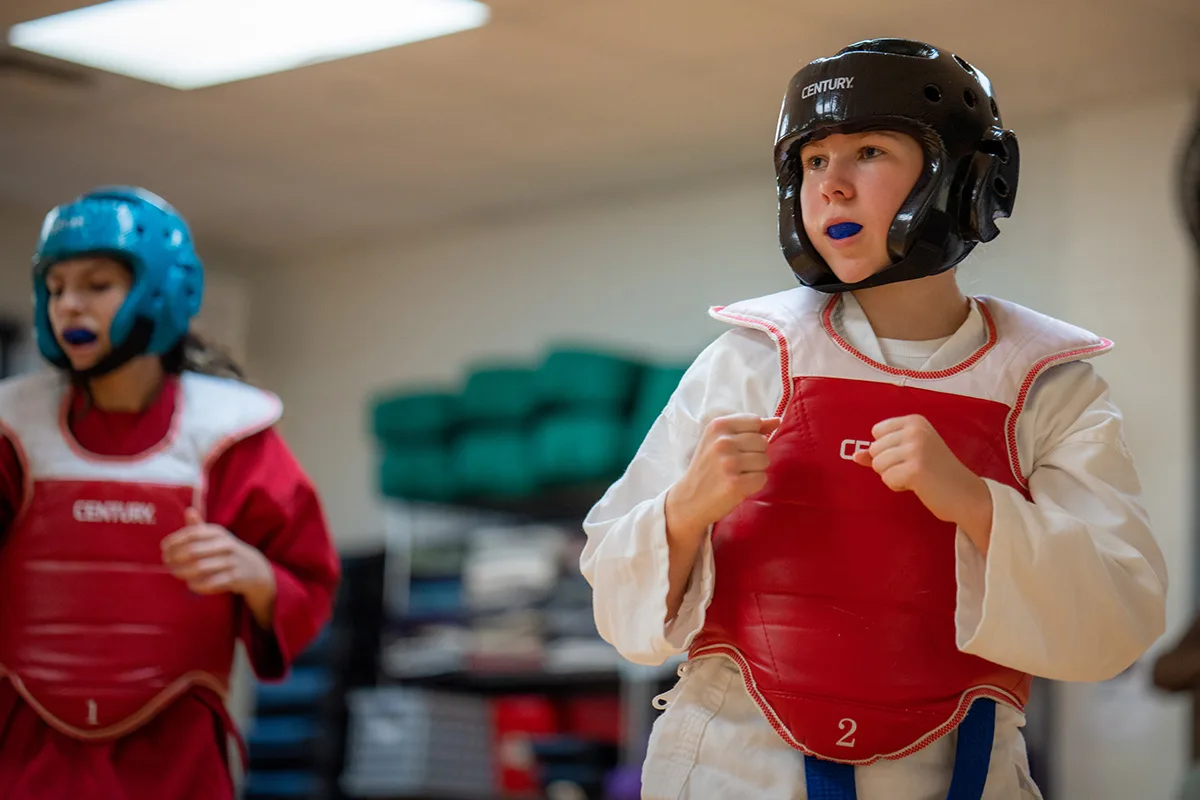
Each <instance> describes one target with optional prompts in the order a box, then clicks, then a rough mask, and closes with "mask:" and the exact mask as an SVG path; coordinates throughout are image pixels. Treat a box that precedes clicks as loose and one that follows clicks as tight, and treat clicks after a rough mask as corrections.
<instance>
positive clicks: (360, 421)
mask: <svg viewBox="0 0 1200 800" xmlns="http://www.w3.org/2000/svg"><path fill="white" fill-rule="evenodd" d="M1192 111H1193V98H1192V97H1190V96H1187V95H1184V94H1179V95H1175V96H1168V97H1162V98H1158V99H1151V100H1142V101H1139V102H1138V103H1136V104H1133V105H1131V104H1128V103H1127V104H1123V105H1121V106H1114V107H1112V108H1106V109H1097V110H1094V111H1092V112H1090V113H1088V114H1086V115H1083V114H1081V115H1077V116H1073V117H1070V118H1065V119H1060V120H1054V121H1043V122H1042V123H1041V124H1037V125H1026V126H1022V127H1021V128H1020V129H1019V133H1020V135H1021V141H1022V159H1023V169H1022V179H1021V186H1020V193H1019V199H1018V204H1017V209H1018V210H1017V215H1016V217H1015V218H1014V219H1012V220H1009V221H1008V222H1007V223H1006V224H1003V228H1004V233H1003V235H1002V236H1001V237H1000V238H999V239H998V240H997V241H996V242H994V243H993V244H991V245H989V246H987V247H985V248H982V249H981V251H980V252H979V254H978V255H976V256H974V257H973V258H972V259H971V260H970V261H968V262H967V264H966V265H965V267H964V269H963V270H962V279H963V281H964V283H965V285H966V287H967V288H968V289H969V290H970V291H972V292H975V293H993V294H998V295H1002V296H1005V297H1008V298H1009V299H1012V300H1015V301H1017V302H1022V303H1025V304H1028V305H1031V306H1033V307H1035V308H1038V309H1040V310H1043V311H1045V312H1047V313H1050V314H1055V315H1058V316H1062V317H1064V318H1066V319H1068V320H1070V321H1073V322H1075V323H1077V324H1081V325H1084V326H1086V327H1090V328H1092V329H1094V330H1096V331H1097V332H1099V333H1101V334H1103V335H1105V336H1108V337H1110V338H1113V339H1115V340H1116V342H1117V349H1116V350H1115V352H1114V353H1112V354H1111V355H1108V356H1105V357H1104V358H1103V359H1102V360H1101V361H1099V362H1098V367H1099V369H1100V370H1101V371H1102V373H1103V374H1104V375H1105V376H1106V377H1107V378H1108V379H1109V381H1110V382H1111V384H1112V389H1113V395H1114V397H1115V399H1116V401H1117V402H1118V403H1119V404H1120V405H1121V406H1122V407H1123V409H1124V410H1125V412H1126V414H1127V417H1128V438H1129V443H1130V447H1131V448H1132V450H1133V452H1134V454H1135V456H1136V458H1137V459H1138V462H1139V464H1140V469H1141V474H1142V477H1143V481H1144V484H1145V497H1146V503H1147V506H1148V507H1149V510H1150V512H1151V514H1152V517H1153V519H1154V521H1155V524H1156V527H1157V531H1158V535H1159V537H1160V540H1161V542H1162V546H1163V549H1164V550H1165V551H1166V554H1167V557H1168V561H1169V563H1170V564H1171V566H1172V569H1173V574H1172V585H1171V603H1170V626H1171V631H1172V633H1174V632H1177V631H1178V630H1179V629H1180V627H1181V626H1182V625H1184V624H1185V623H1186V621H1187V620H1188V618H1189V617H1190V615H1191V613H1192V601H1191V597H1192V594H1191V575H1190V564H1191V550H1192V534H1191V531H1190V519H1191V517H1190V514H1191V508H1190V499H1189V495H1190V492H1189V487H1190V485H1191V473H1192V468H1193V456H1192V454H1191V449H1190V446H1191V441H1192V435H1191V426H1192V414H1193V405H1194V403H1195V400H1196V398H1194V397H1192V396H1191V393H1190V386H1191V383H1190V381H1191V377H1190V375H1191V369H1192V359H1193V356H1192V340H1193V336H1192V322H1193V319H1192V317H1193V311H1194V306H1193V303H1194V299H1193V298H1194V285H1193V281H1194V273H1195V270H1196V266H1197V259H1196V258H1195V256H1194V255H1193V254H1192V253H1191V252H1190V250H1189V248H1188V245H1187V242H1186V239H1185V234H1184V232H1183V228H1182V225H1181V222H1180V219H1179V215H1178V211H1177V207H1176V201H1175V198H1176V187H1175V185H1174V183H1173V182H1172V181H1173V180H1174V170H1175V168H1176V166H1177V159H1178V153H1179V149H1180V146H1181V143H1182V136H1183V134H1184V131H1185V128H1186V126H1187V124H1188V123H1189V122H1190V121H1191V115H1192ZM764 158H766V153H765V151H764ZM464 190H465V191H469V189H464ZM773 192H774V187H773V183H772V176H771V175H770V173H769V171H764V172H762V173H761V174H757V175H746V176H745V177H744V178H743V179H735V180H724V181H721V182H718V183H715V184H712V185H708V186H703V185H697V186H694V187H687V188H683V189H680V190H678V191H676V192H675V193H672V194H661V195H646V196H643V197H631V198H628V199H627V200H626V201H623V202H609V203H607V204H597V205H593V206H585V205H580V206H578V207H574V208H571V209H564V210H562V211H561V212H560V213H558V214H556V215H553V216H546V217H545V218H540V219H532V220H528V221H525V222H519V223H513V222H508V223H505V224H504V225H496V226H490V225H489V224H488V222H487V220H479V221H478V222H477V223H476V224H475V225H473V226H471V227H467V226H464V227H462V228H460V229H457V230H454V231H449V232H444V233H441V234H438V233H433V234H430V235H429V236H427V237H426V238H424V239H423V240H417V241H408V242H380V243H376V244H374V245H371V246H368V247H363V248H361V249H359V250H357V251H342V252H338V253H334V254H323V255H316V256H314V257H313V258H312V259H311V260H309V261H308V262H306V263H300V264H289V265H286V268H282V267H281V268H279V269H276V270H272V271H267V272H263V273H261V274H260V275H259V276H258V279H256V284H255V293H256V296H257V297H258V298H259V299H260V300H261V301H262V303H263V304H262V305H260V306H258V307H257V311H256V314H255V317H254V320H253V322H252V329H251V342H252V357H253V360H254V362H255V363H256V364H257V365H258V374H259V376H260V377H261V378H262V379H263V381H264V382H265V383H266V384H267V385H269V386H271V387H272V388H274V389H276V390H278V391H279V392H280V393H281V394H282V395H283V397H284V400H285V402H286V403H287V406H288V414H287V419H288V428H287V435H288V438H289V440H290V441H291V443H292V445H293V447H294V448H295V450H296V451H297V453H298V454H299V456H300V458H301V460H302V461H303V462H304V463H305V464H306V465H307V467H308V469H309V470H310V471H311V473H312V475H313V476H314V478H315V479H316V481H317V483H318V485H319V486H320V488H321V489H322V491H323V493H324V497H325V502H326V505H327V509H328V512H329V515H330V518H331V520H332V522H333V525H334V528H335V531H336V535H337V536H338V537H339V541H340V542H341V544H342V545H343V546H344V547H346V548H348V549H353V548H357V547H365V546H369V545H371V544H372V543H374V542H376V541H377V540H378V533H379V528H380V523H379V519H378V509H377V507H376V502H375V499H374V494H373V488H372V487H373V486H374V476H373V469H374V460H373V455H372V449H371V446H370V442H369V437H368V436H367V433H366V423H365V415H364V409H365V404H366V401H367V398H368V396H369V395H370V394H372V393H373V392H375V391H376V390H379V389H383V388H385V387H391V386H394V385H397V384H406V383H412V382H422V381H444V382H453V381H455V379H457V378H458V377H459V376H461V375H462V373H463V371H464V370H465V369H466V368H467V367H468V365H469V364H470V363H471V362H472V361H473V360H475V359H479V358H485V357H490V356H510V357H530V356H534V355H535V354H536V353H537V352H539V351H540V349H541V348H542V347H544V346H545V345H546V344H547V342H549V341H551V340H553V339H556V338H564V337H565V338H583V339H587V340H591V341H595V342H609V343H613V344H617V345H626V346H630V347H634V348H638V349H642V350H645V351H647V352H650V353H653V354H655V355H660V356H664V357H674V358H680V357H687V356H689V355H691V354H693V353H695V352H696V351H697V350H698V349H699V348H700V347H702V346H703V345H704V344H705V343H706V342H707V341H709V340H710V339H711V338H712V337H713V336H714V335H716V334H717V333H718V332H719V331H720V330H721V327H720V326H719V325H718V324H717V323H715V322H712V321H710V320H709V319H708V317H707V315H706V313H705V311H706V308H707V307H708V306H709V305H710V304H713V303H721V302H730V301H733V300H736V299H739V298H742V297H747V296H752V295H755V294H760V293H765V292H769V291H773V290H776V289H780V288H784V287H787V286H790V285H793V284H792V279H791V277H790V273H789V272H788V270H787V268H786V266H785V265H784V262H783V260H782V258H781V256H780V255H779V252H778V249H777V243H776V239H775V225H776V221H775V198H774V193H773ZM1168 643H1169V642H1168V641H1167V640H1164V642H1163V643H1162V644H1163V645H1165V644H1168ZM1146 686H1147V676H1146V671H1145V666H1144V665H1141V666H1139V667H1138V668H1137V669H1135V670H1134V671H1132V672H1131V673H1130V674H1128V675H1127V676H1125V677H1123V678H1121V679H1118V680H1115V681H1111V682H1108V683H1106V684H1102V685H1098V686H1081V687H1071V688H1070V689H1069V690H1067V691H1065V692H1064V693H1062V697H1061V708H1060V718H1059V722H1060V729H1061V735H1060V743H1059V755H1060V756H1061V760H1060V762H1059V764H1058V765H1057V766H1058V772H1059V780H1058V784H1059V785H1058V786H1057V787H1055V788H1056V789H1057V791H1055V793H1054V797H1055V798H1056V800H1104V799H1105V798H1113V799H1114V800H1116V799H1117V798H1121V799H1122V800H1124V798H1129V797H1148V798H1149V797H1152V798H1166V797H1169V796H1171V794H1172V790H1173V787H1174V786H1175V785H1176V783H1177V780H1178V777H1179V775H1180V773H1181V770H1182V765H1183V764H1184V763H1185V749H1186V741H1187V737H1186V735H1185V727H1184V724H1185V721H1184V711H1183V707H1182V704H1181V703H1180V702H1178V701H1175V700H1171V701H1170V702H1168V701H1166V700H1164V699H1161V698H1152V697H1150V696H1149V693H1148V691H1147V688H1146Z"/></svg>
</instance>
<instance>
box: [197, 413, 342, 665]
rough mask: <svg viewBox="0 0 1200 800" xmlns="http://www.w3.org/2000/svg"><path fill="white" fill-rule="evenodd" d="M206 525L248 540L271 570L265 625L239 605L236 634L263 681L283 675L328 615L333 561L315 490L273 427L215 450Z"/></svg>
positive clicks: (337, 575)
mask: <svg viewBox="0 0 1200 800" xmlns="http://www.w3.org/2000/svg"><path fill="white" fill-rule="evenodd" d="M207 517H208V520H207V521H208V522H211V523H212V524H214V525H221V526H222V527H224V528H226V529H228V530H230V531H232V532H233V533H234V534H236V535H237V536H238V537H239V538H240V539H242V540H243V541H245V542H248V543H249V544H252V545H254V546H255V547H257V548H258V549H259V550H261V551H262V552H263V554H264V555H266V557H267V558H268V559H269V560H270V562H271V564H272V565H273V567H274V570H275V585H276V593H275V619H274V624H273V626H272V629H271V630H264V629H262V628H260V627H259V626H258V624H257V623H256V622H255V621H254V617H253V615H252V614H251V613H250V611H249V609H247V608H245V607H243V608H242V610H241V617H242V621H241V634H240V635H241V638H242V640H243V641H245V643H246V648H247V650H248V651H249V653H250V661H251V663H252V664H253V666H254V671H255V673H256V674H257V675H258V677H259V678H261V679H263V680H275V679H280V678H283V677H284V675H286V673H287V670H288V668H289V666H290V665H291V663H292V661H293V660H294V659H295V658H296V656H297V655H299V654H300V653H301V652H303V650H304V648H305V647H307V646H308V644H309V643H310V642H311V641H312V640H313V639H314V638H315V637H316V635H317V633H319V632H320V630H321V628H322V626H324V624H325V622H326V621H327V620H328V619H329V616H330V613H331V610H332V606H333V596H334V592H335V591H336V590H337V585H338V581H339V580H340V579H341V563H340V561H339V559H338V554H337V550H336V549H335V548H334V546H333V541H332V538H331V536H330V534H329V527H328V525H327V523H326V521H325V513H324V511H323V510H322V508H321V502H320V500H319V499H318V498H317V493H316V490H315V488H314V487H313V485H312V482H311V481H310V480H309V478H308V476H307V475H306V474H305V473H304V470H303V468H302V467H301V466H300V464H299V463H298V462H297V461H296V458H295V456H294V455H292V452H291V450H290V449H289V448H288V446H287V444H286V443H285V442H284V441H283V438H282V437H281V436H280V435H279V434H278V433H277V432H276V431H274V430H273V429H268V430H266V431H263V432H262V433H258V434H255V435H254V436H251V437H249V438H247V439H244V440H242V441H240V442H238V443H237V444H235V445H233V446H232V447H230V448H229V450H227V451H226V452H225V453H223V454H222V455H221V456H220V457H219V458H218V459H217V462H216V463H215V464H214V465H213V468H212V471H211V472H210V473H209V488H208V508H207Z"/></svg>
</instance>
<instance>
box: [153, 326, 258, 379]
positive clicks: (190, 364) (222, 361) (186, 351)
mask: <svg viewBox="0 0 1200 800" xmlns="http://www.w3.org/2000/svg"><path fill="white" fill-rule="evenodd" d="M162 363H163V371H164V372H166V373H167V374H168V375H179V374H180V373H183V372H198V373H200V374H202V375H214V376H216V377H218V378H232V379H234V380H238V381H245V380H246V371H245V370H243V369H242V367H241V365H240V364H238V363H237V361H235V360H234V358H233V356H231V355H230V354H229V352H228V351H227V350H226V349H225V348H223V347H220V346H219V345H217V344H214V343H213V342H210V341H208V340H207V339H205V338H204V337H203V336H201V335H200V334H198V333H196V332H195V331H188V332H187V333H186V334H184V336H183V338H182V339H181V340H180V341H179V344H177V345H175V346H174V347H173V348H171V349H170V350H169V351H167V352H166V353H165V354H163V357H162Z"/></svg>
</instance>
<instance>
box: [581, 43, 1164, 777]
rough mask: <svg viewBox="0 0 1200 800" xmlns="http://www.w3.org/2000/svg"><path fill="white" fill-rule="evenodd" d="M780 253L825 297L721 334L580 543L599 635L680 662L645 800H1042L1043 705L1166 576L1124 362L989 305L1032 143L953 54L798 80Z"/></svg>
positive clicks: (791, 109) (788, 117) (870, 62)
mask: <svg viewBox="0 0 1200 800" xmlns="http://www.w3.org/2000/svg"><path fill="white" fill-rule="evenodd" d="M774 155H775V167H776V173H777V176H778V182H779V236H780V244H781V247H782V249H783V252H784V255H785V257H786V258H787V260H788V262H789V264H790V266H791V268H792V271H793V272H794V273H795V274H796V276H797V277H798V279H799V280H800V282H801V283H802V284H803V286H802V287H800V288H795V289H791V290H789V291H785V292H781V293H779V294H775V295H772V296H769V297H762V298H758V299H754V300H747V301H743V302H740V303H736V304H734V305H732V306H728V307H723V308H715V309H713V310H712V312H711V313H712V315H713V316H714V317H716V318H717V319H719V320H722V321H724V322H727V323H729V324H730V325H731V326H732V330H730V331H729V332H727V333H725V334H724V335H722V336H721V337H720V338H718V339H717V340H716V341H715V342H714V343H713V344H712V345H711V346H709V348H708V349H707V350H706V351H705V352H704V353H703V354H702V355H701V356H700V357H699V358H698V359H697V360H696V362H695V363H694V364H693V365H692V367H691V368H690V369H689V371H688V372H687V374H686V375H685V377H684V378H683V380H682V382H681V384H680V386H679V388H678V390H677V391H676V393H675V395H674V396H673V397H672V399H671V401H670V402H669V403H668V405H667V408H666V409H665V410H664V412H663V414H662V416H661V418H660V419H659V420H658V422H657V423H656V424H655V426H654V427H653V429H652V430H651V431H650V433H649V434H648V436H647V437H646V439H645V441H644V442H643V444H642V447H641V449H640V450H639V452H638V454H637V456H636V457H635V458H634V460H633V462H632V463H631V464H630V466H629V468H628V470H627V472H626V473H625V475H624V476H623V477H622V478H621V479H620V480H619V481H618V482H617V483H616V484H614V485H613V486H612V487H611V488H610V489H609V491H608V492H607V493H606V495H605V496H604V498H603V499H602V500H601V501H600V502H599V503H598V504H597V505H596V506H595V508H593V509H592V511H591V513H590V514H589V516H588V518H587V520H586V522H585V525H584V527H585V530H586V532H587V535H588V544H587V547H586V549H585V551H584V553H583V556H582V560H581V565H582V569H583V573H584V575H585V576H586V577H587V578H588V580H589V581H590V582H591V584H592V586H593V587H594V589H595V614H596V621H597V624H598V627H599V630H600V632H601V634H602V635H603V636H604V637H605V638H606V639H607V640H608V641H609V642H611V643H612V644H614V645H615V646H616V647H617V649H618V650H619V651H620V652H621V653H622V654H623V655H625V656H626V657H627V658H629V659H631V660H633V661H636V662H640V663H645V664H658V663H662V662H663V661H664V660H666V659H667V658H669V657H670V656H673V655H676V654H680V653H685V652H686V653H687V654H688V656H689V660H688V661H687V662H686V664H685V665H684V667H683V669H682V671H681V676H682V677H681V680H680V681H679V683H678V684H677V685H676V686H675V688H674V689H673V690H672V691H670V692H669V693H667V694H666V695H664V696H663V697H661V698H659V706H660V707H662V708H665V713H664V714H662V716H661V717H660V718H659V719H658V720H657V722H656V724H655V726H654V732H653V735H652V737H651V740H650V743H649V751H648V754H647V757H646V762H645V765H644V769H643V797H646V798H653V799H655V800H661V799H664V798H671V800H678V799H679V798H691V799H692V800H697V799H698V798H712V800H730V799H731V798H748V799H749V798H753V800H785V799H786V800H797V799H798V798H805V797H808V798H812V799H813V800H816V799H817V798H820V799H821V800H848V799H849V798H854V797H856V796H857V797H859V798H861V799H862V800H941V798H950V800H967V799H968V798H969V800H979V798H981V797H982V798H986V799H987V800H1016V799H1019V798H1024V799H1025V800H1030V799H1032V798H1040V796H1041V795H1040V793H1039V791H1038V789H1037V787H1036V786H1035V785H1034V783H1033V781H1032V780H1031V778H1030V775H1029V767H1028V760H1027V757H1026V752H1025V744H1024V740H1023V738H1022V736H1021V733H1020V727H1021V725H1023V724H1024V717H1023V709H1024V706H1025V703H1026V700H1027V699H1028V697H1029V690H1030V682H1031V680H1032V677H1033V676H1042V677H1046V678H1052V679H1057V680H1066V681H1095V680H1104V679H1106V678H1109V677H1112V676H1114V675H1116V674H1118V673H1119V672H1121V671H1122V670H1124V669H1126V668H1127V667H1128V666H1129V665H1130V664H1132V663H1133V662H1134V661H1135V660H1136V659H1137V658H1138V657H1140V656H1141V655H1142V654H1143V653H1144V652H1145V651H1146V649H1147V648H1148V647H1149V646H1150V644H1151V643H1152V642H1154V640H1155V639H1156V638H1157V637H1158V636H1159V635H1160V634H1161V633H1162V631H1163V627H1164V622H1165V597H1166V581H1167V576H1166V567H1165V564H1164V561H1163V556H1162V553H1161V552H1160V550H1159V547H1158V545H1157V544H1156V542H1155V540H1154V537H1153V535H1152V533H1151V530H1150V526H1149V522H1148V520H1147V517H1146V513H1145V511H1144V509H1143V508H1142V504H1141V499H1140V486H1139V484H1138V479H1137V475H1136V472H1135V470H1134V466H1133V462H1132V460H1131V458H1130V455H1129V451H1128V449H1127V448H1126V446H1125V440H1124V435H1123V433H1122V419H1121V414H1120V412H1119V411H1118V409H1117V408H1116V407H1115V406H1114V405H1113V403H1112V401H1111V400H1110V399H1109V396H1108V388H1107V386H1106V385H1105V383H1104V381H1103V380H1102V379H1101V378H1100V377H1099V376H1097V374H1096V373H1095V371H1094V370H1093V368H1092V366H1091V365H1090V363H1089V362H1088V361H1087V359H1089V358H1091V357H1093V356H1097V355H1099V354H1101V353H1104V352H1106V351H1107V350H1109V349H1110V348H1111V346H1112V344H1111V342H1109V341H1107V340H1105V339H1102V338H1100V337H1098V336H1096V335H1094V334H1092V333H1089V332H1087V331H1084V330H1081V329H1079V328H1077V327H1074V326H1072V325H1069V324H1067V323H1065V322H1061V321H1059V320H1056V319H1052V318H1050V317H1046V316H1044V315H1042V314H1039V313H1037V312H1034V311H1031V310H1029V309H1027V308H1023V307H1021V306H1018V305H1015V304H1013V303H1009V302H1006V301H1003V300H999V299H996V298H992V297H968V296H965V295H964V294H963V293H962V291H961V290H960V288H959V286H958V284H957V282H956V275H955V270H954V267H955V266H956V265H958V264H959V263H960V262H961V261H962V260H963V259H964V258H965V257H966V256H967V255H968V254H969V253H970V252H971V250H972V249H973V248H974V247H975V246H976V245H977V244H978V243H980V242H987V241H990V240H991V239H993V238H995V236H996V235H997V234H998V229H997V227H996V224H995V220H996V219H997V218H999V217H1007V216H1008V215H1009V214H1010V213H1011V211H1012V207H1013V200H1014V198H1015V196H1016V191H1017V177H1018V163H1019V152H1018V147H1017V139H1016V136H1015V134H1013V132H1012V131H1010V130H1008V129H1007V128H1005V127H1004V125H1003V123H1002V122H1001V118H1000V111H999V108H998V106H997V104H996V101H995V97H994V94H993V92H992V88H991V85H990V83H989V82H988V80H987V78H986V77H985V76H984V75H983V73H982V72H980V71H979V70H978V69H976V68H975V67H974V66H972V65H971V64H970V63H968V62H967V61H965V60H964V59H962V58H960V57H959V56H957V55H953V54H951V53H949V52H947V51H945V50H940V49H938V48H935V47H932V46H930V45H927V44H924V43H921V42H914V41H908V40H898V39H881V40H872V41H865V42H859V43H856V44H853V45H850V46H849V47H846V48H845V49H843V50H842V51H840V52H839V53H837V54H836V55H834V56H832V57H829V58H822V59H818V60H817V61H814V62H812V63H811V64H809V65H807V66H806V67H805V68H804V69H802V70H801V71H800V72H799V73H798V74H797V75H796V76H795V77H794V78H793V79H792V82H791V85H790V86H789V88H788V91H787V95H786V97H785V98H784V102H783V109H782V114H781V116H780V121H779V130H778V136H777V138H776V144H775V154H774Z"/></svg>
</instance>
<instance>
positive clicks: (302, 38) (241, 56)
mask: <svg viewBox="0 0 1200 800" xmlns="http://www.w3.org/2000/svg"><path fill="white" fill-rule="evenodd" d="M488 13H489V12H488V7H487V6H486V5H484V4H483V3H480V2H476V0H109V2H106V3H100V4H98V5H92V6H87V7H85V8H81V9H78V10H76V11H68V12H66V13H63V14H55V15H54V16H51V17H44V18H42V19H37V20H33V21H31V22H23V23H20V24H18V25H14V26H13V27H12V28H11V29H10V30H9V32H8V41H9V44H11V45H12V46H13V47H19V48H21V49H22V50H29V51H32V52H35V53H41V54H43V55H47V56H51V57H53V58H59V59H62V60H64V61H73V62H75V63H77V64H84V65H86V66H89V67H95V68H96V69H101V70H105V71H107V72H116V73H120V74H122V75H128V76H130V77H133V78H139V79H141V80H144V81H150V82H152V83H159V84H163V85H165V86H171V87H173V88H176V89H197V88H200V87H203V86H213V85H215V84H218V83H228V82H230V81H237V80H242V79H244V78H252V77H256V76H259V75H267V74H270V73H273V72H283V71H284V70H289V69H295V68H297V67H302V66H305V65H308V64H316V63H320V62H322V61H333V60H334V59H339V58H347V57H349V56H355V55H359V54H361V53H369V52H372V51H375V50H383V49H385V48H388V47H396V46H398V45H402V44H409V43H410V42H417V41H420V40H422V39H432V38H434V37H437V36H444V35H446V34H450V33H456V32H458V31H464V30H469V29H471V28H478V27H479V26H481V25H483V24H484V23H485V22H487V19H488Z"/></svg>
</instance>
